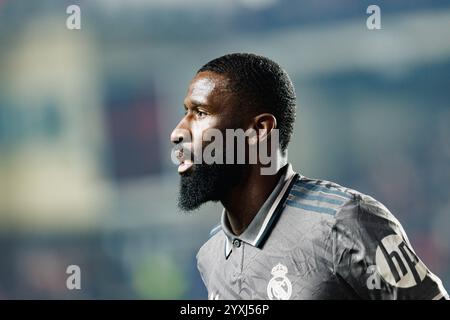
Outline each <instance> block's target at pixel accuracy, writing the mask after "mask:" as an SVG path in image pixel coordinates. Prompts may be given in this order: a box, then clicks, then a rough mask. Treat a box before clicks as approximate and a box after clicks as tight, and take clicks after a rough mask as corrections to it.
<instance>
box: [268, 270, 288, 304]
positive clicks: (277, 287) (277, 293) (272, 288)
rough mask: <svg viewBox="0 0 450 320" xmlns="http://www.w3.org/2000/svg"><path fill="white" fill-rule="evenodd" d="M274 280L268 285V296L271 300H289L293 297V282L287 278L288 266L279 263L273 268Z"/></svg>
mask: <svg viewBox="0 0 450 320" xmlns="http://www.w3.org/2000/svg"><path fill="white" fill-rule="evenodd" d="M271 273H272V275H273V278H272V279H270V281H269V283H268V285H267V295H268V296H269V299H270V300H289V298H290V297H291V295H292V284H291V281H290V280H289V279H288V278H287V277H286V273H288V269H287V267H286V266H284V265H282V264H281V263H278V264H277V265H276V266H275V267H273V268H272V272H271Z"/></svg>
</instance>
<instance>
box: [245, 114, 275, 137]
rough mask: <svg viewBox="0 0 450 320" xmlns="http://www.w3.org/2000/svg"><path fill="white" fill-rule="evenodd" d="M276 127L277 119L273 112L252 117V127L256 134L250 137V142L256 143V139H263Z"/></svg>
mask: <svg viewBox="0 0 450 320" xmlns="http://www.w3.org/2000/svg"><path fill="white" fill-rule="evenodd" d="M276 128H277V119H276V118H275V116H274V115H273V114H270V113H262V114H259V115H257V116H256V117H255V118H254V119H253V129H254V130H255V131H256V136H253V137H252V138H250V141H249V142H250V144H256V143H258V141H264V140H265V139H267V137H268V136H269V135H270V133H271V132H272V130H273V129H276Z"/></svg>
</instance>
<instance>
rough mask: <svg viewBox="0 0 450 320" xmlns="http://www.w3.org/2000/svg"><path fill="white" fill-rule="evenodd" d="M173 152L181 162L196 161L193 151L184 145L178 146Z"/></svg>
mask: <svg viewBox="0 0 450 320" xmlns="http://www.w3.org/2000/svg"><path fill="white" fill-rule="evenodd" d="M173 152H174V154H175V156H176V158H177V159H178V160H179V161H180V162H183V161H185V160H191V161H193V160H194V159H193V158H194V155H193V153H192V152H191V149H190V148H189V147H187V146H186V145H185V144H183V143H179V144H176V145H175V146H174V148H173Z"/></svg>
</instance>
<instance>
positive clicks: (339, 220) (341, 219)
mask: <svg viewBox="0 0 450 320" xmlns="http://www.w3.org/2000/svg"><path fill="white" fill-rule="evenodd" d="M285 210H286V211H287V212H289V214H288V215H287V216H289V217H290V219H289V220H293V221H290V222H291V223H297V222H296V220H298V219H300V220H301V222H302V223H305V221H310V222H311V224H316V225H319V226H320V227H321V228H322V229H323V228H325V229H326V231H329V232H331V230H332V229H333V228H336V225H349V226H353V227H357V225H358V224H364V223H370V222H371V221H384V222H386V223H391V224H395V225H399V222H398V220H397V219H396V218H395V217H394V215H393V214H392V213H391V212H390V211H389V210H388V209H387V208H386V207H385V206H384V204H383V203H381V202H380V201H378V200H376V199H375V198H373V197H372V196H370V195H367V194H365V193H362V192H360V191H357V190H355V189H351V188H348V187H345V186H342V185H339V184H337V183H335V182H332V181H327V180H319V179H311V178H306V177H300V178H299V179H298V180H297V181H296V182H295V183H294V185H293V187H292V189H291V191H290V193H289V196H288V198H287V201H286V207H285ZM299 223H300V222H299ZM322 231H323V230H322Z"/></svg>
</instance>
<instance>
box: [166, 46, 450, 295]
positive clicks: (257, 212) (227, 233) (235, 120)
mask: <svg viewBox="0 0 450 320" xmlns="http://www.w3.org/2000/svg"><path fill="white" fill-rule="evenodd" d="M184 107H185V115H184V117H183V118H182V119H181V121H180V122H179V123H178V125H177V127H176V128H175V129H174V131H173V132H172V134H171V141H172V142H173V143H174V144H175V149H176V151H175V154H176V156H177V158H178V161H179V167H178V172H179V174H180V176H181V182H180V196H179V207H180V208H181V209H183V210H186V211H189V210H194V209H197V208H198V207H199V206H201V205H202V204H203V203H206V202H208V201H220V202H221V204H222V205H223V207H224V209H223V212H222V216H221V221H220V224H219V225H218V226H217V227H216V228H214V229H213V230H212V231H211V235H210V238H209V240H208V241H207V242H206V243H205V244H204V245H203V246H202V247H201V248H200V250H199V252H198V254H197V262H198V269H199V272H200V274H201V277H202V279H203V282H204V284H205V286H206V288H207V290H208V297H209V298H210V299H271V300H288V299H392V300H394V299H430V300H431V299H435V300H437V299H448V294H447V292H446V290H445V289H444V287H443V286H442V282H441V280H440V279H439V278H438V277H437V276H436V275H434V274H433V273H432V272H431V271H430V270H429V269H428V268H427V267H426V266H425V264H424V263H423V262H422V261H421V260H420V258H419V257H418V256H417V254H416V253H415V252H414V250H413V248H412V246H411V243H410V242H409V240H408V238H407V236H406V233H405V231H404V230H403V228H402V226H401V224H400V223H399V221H398V220H397V219H396V218H395V217H394V216H393V215H392V213H391V212H390V211H389V210H388V209H387V208H386V207H385V206H384V205H383V204H381V203H380V202H378V201H377V200H375V199H374V198H372V197H370V196H368V195H365V194H362V193H360V192H358V191H355V190H352V189H349V188H346V187H343V186H340V185H338V184H336V183H333V182H329V181H324V180H316V179H311V178H308V177H305V176H303V175H302V174H301V173H298V172H296V171H294V169H293V168H292V166H291V164H290V163H289V162H288V157H287V156H288V146H289V140H290V138H291V135H292V132H293V128H294V122H295V116H296V96H295V92H294V87H293V84H292V82H291V80H290V78H289V76H288V74H287V73H286V72H285V71H284V70H283V69H282V68H281V67H280V66H279V65H278V64H277V63H275V62H274V61H272V60H270V59H268V58H265V57H262V56H258V55H255V54H246V53H236V54H228V55H225V56H222V57H219V58H217V59H214V60H212V61H210V62H208V63H207V64H205V65H204V66H203V67H201V68H200V69H199V70H198V72H197V74H196V75H195V77H194V78H193V79H192V81H191V83H190V85H189V88H188V93H187V96H186V98H185V100H184ZM212 129H214V130H215V131H214V132H222V133H224V134H225V131H226V130H227V129H242V130H243V131H247V130H250V129H253V130H254V132H256V135H254V136H251V137H250V136H249V137H247V138H246V140H245V142H246V145H245V151H244V153H245V158H246V160H247V158H248V157H247V156H248V153H249V146H250V145H254V144H255V141H257V142H259V141H270V140H272V141H270V143H271V145H275V146H276V147H275V148H272V149H271V150H270V157H271V159H272V160H273V163H275V165H274V166H275V169H274V170H273V174H263V171H262V170H261V169H262V168H263V167H265V166H267V163H263V161H261V159H260V158H258V159H257V161H256V162H250V161H247V162H245V163H232V164H229V163H225V161H215V162H213V163H210V162H209V163H206V162H205V161H194V159H196V157H197V155H198V153H199V152H200V151H199V150H204V149H205V148H207V147H208V145H209V144H211V143H213V139H204V134H205V132H208V130H212ZM275 132H276V133H277V134H276V135H275V134H274V133H275ZM186 133H188V135H189V137H188V136H187V135H186ZM275 139H276V140H277V141H274V140H275ZM274 142H277V143H274ZM236 151H237V152H238V151H239V150H236V148H234V147H231V148H229V147H228V144H227V146H226V147H225V148H224V152H223V153H220V152H217V153H215V154H214V156H216V157H217V156H218V158H219V159H220V158H221V157H225V154H226V153H230V152H232V158H235V157H236V154H237V152H236ZM216 159H217V158H216Z"/></svg>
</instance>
